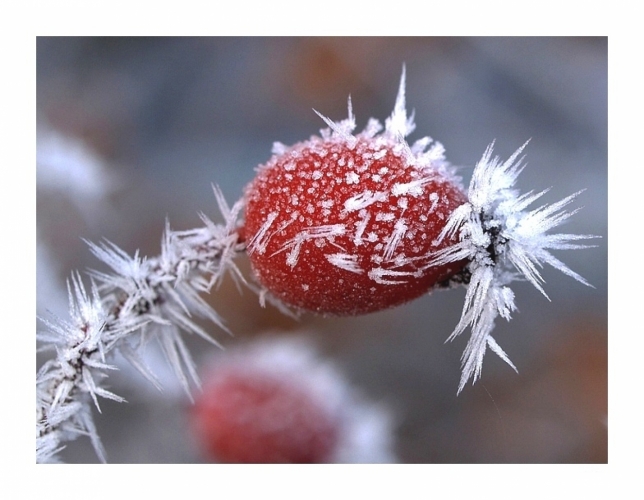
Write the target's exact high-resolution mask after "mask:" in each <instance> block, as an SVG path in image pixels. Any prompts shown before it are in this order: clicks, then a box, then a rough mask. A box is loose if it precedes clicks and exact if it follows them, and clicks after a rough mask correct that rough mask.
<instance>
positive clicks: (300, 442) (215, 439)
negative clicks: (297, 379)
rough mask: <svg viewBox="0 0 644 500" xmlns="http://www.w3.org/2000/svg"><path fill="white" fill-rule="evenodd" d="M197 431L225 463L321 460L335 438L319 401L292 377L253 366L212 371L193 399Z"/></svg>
mask: <svg viewBox="0 0 644 500" xmlns="http://www.w3.org/2000/svg"><path fill="white" fill-rule="evenodd" d="M193 416H194V425H195V431H196V435H197V436H198V437H199V440H200V441H201V444H202V446H203V448H204V449H205V450H206V451H207V453H208V455H209V457H210V458H212V459H214V460H216V461H219V462H226V463H324V462H327V461H329V460H330V459H331V455H332V453H333V451H334V449H335V447H336V444H337V441H338V439H339V431H338V422H337V421H336V419H335V417H334V416H332V415H331V414H330V413H329V412H327V411H326V410H325V408H324V405H323V403H322V401H318V400H316V398H315V397H313V396H312V394H310V393H308V392H307V391H305V390H304V388H303V387H299V386H298V385H297V384H296V383H294V382H293V380H289V379H287V378H286V377H284V376H280V375H277V374H276V373H274V372H271V371H269V370H262V369H259V368H257V367H252V366H248V367H246V366H244V365H239V366H230V367H224V368H222V369H220V370H218V371H216V372H214V373H213V374H212V375H211V376H210V377H209V379H208V380H207V383H206V384H205V386H204V388H203V393H202V394H201V395H200V397H199V398H198V400H197V401H196V404H195V407H194V410H193Z"/></svg>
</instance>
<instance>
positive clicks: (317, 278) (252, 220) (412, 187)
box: [244, 86, 466, 315]
mask: <svg viewBox="0 0 644 500" xmlns="http://www.w3.org/2000/svg"><path fill="white" fill-rule="evenodd" d="M401 89H402V86H401ZM398 101H399V102H400V101H401V97H400V94H399V100H398ZM399 102H397V105H396V106H397V109H396V110H394V115H392V118H390V120H388V122H387V130H386V131H385V132H384V133H383V134H380V135H377V134H376V132H378V130H379V128H380V126H379V124H378V123H377V122H376V121H375V120H372V121H371V122H370V124H369V125H368V126H367V129H366V130H365V131H364V132H362V133H361V134H357V135H355V136H354V135H351V134H350V133H349V131H350V130H352V127H353V119H352V116H351V110H350V111H349V120H345V121H344V122H340V123H333V122H330V121H329V120H327V123H329V125H330V126H331V127H332V128H333V131H334V132H333V133H330V131H328V130H326V131H322V137H315V136H314V137H311V139H310V140H308V141H305V142H301V143H298V144H295V145H294V146H292V147H290V148H286V147H284V146H282V145H277V146H276V148H275V149H274V153H275V154H274V155H273V157H272V158H271V159H270V161H269V162H268V163H267V164H265V165H260V167H258V170H257V175H256V177H255V179H254V180H253V181H252V182H251V183H250V184H249V185H248V186H247V188H246V191H245V203H246V207H245V210H246V212H245V228H244V231H245V235H246V239H247V243H248V254H249V258H250V262H251V266H252V269H253V271H254V273H255V275H256V278H257V280H258V281H259V283H260V284H261V285H262V286H263V287H265V288H266V289H267V290H268V291H270V292H271V293H272V294H273V295H275V296H277V297H278V298H279V299H281V300H282V301H283V302H284V303H286V304H289V305H291V306H294V307H295V308H298V309H304V310H309V311H314V312H318V313H327V314H334V315H356V314H362V313H368V312H372V311H378V310H381V309H385V308H388V307H392V306H395V305H398V304H401V303H404V302H407V301H409V300H412V299H414V298H416V297H418V296H420V295H422V294H424V293H426V292H427V291H428V290H430V289H431V288H433V287H434V286H435V285H437V284H438V283H440V282H441V281H444V280H446V279H447V278H449V277H450V276H452V275H454V274H455V273H457V272H459V271H460V270H461V269H462V267H463V265H464V263H451V264H448V265H442V266H432V267H429V266H427V263H428V262H429V260H430V259H431V256H432V254H433V253H435V252H436V251H437V250H440V249H442V248H445V247H447V246H449V245H452V244H453V243H455V241H454V240H451V239H449V238H446V239H444V240H442V241H441V242H440V244H437V243H436V239H437V237H438V235H439V233H440V232H441V230H442V229H443V228H444V226H445V223H446V221H447V218H448V217H449V215H450V214H451V213H452V211H453V210H454V209H456V208H457V207H458V206H459V205H461V204H463V203H465V202H466V196H465V194H464V192H463V189H462V187H461V186H460V180H459V179H458V178H456V177H455V176H454V175H452V173H451V171H450V169H449V167H448V166H447V165H446V162H445V161H444V160H443V157H442V146H440V145H435V146H434V147H433V148H431V149H430V151H428V152H424V151H423V150H424V148H425V146H426V145H427V144H428V143H429V140H428V139H427V140H422V141H419V142H418V143H416V144H415V145H414V146H413V147H412V148H410V146H409V145H408V144H407V143H406V142H405V140H404V139H403V138H402V135H404V134H401V133H397V134H396V132H399V130H400V124H399V122H400V116H401V113H403V114H402V116H403V117H404V118H405V120H406V115H404V109H403V110H400V109H399V108H400V106H399ZM402 105H403V106H404V91H403V94H402ZM396 113H398V116H396ZM395 119H397V122H396V123H393V122H394V121H395ZM403 121H404V120H403ZM395 127H398V128H395ZM411 129H413V124H412V123H411V121H409V122H407V125H406V128H403V131H411Z"/></svg>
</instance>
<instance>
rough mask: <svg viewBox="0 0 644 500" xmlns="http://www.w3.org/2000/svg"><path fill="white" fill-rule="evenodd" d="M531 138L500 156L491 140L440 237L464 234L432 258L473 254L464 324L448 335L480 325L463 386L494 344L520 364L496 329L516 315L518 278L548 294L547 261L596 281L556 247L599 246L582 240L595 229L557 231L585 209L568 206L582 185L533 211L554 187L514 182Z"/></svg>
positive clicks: (465, 360) (439, 261) (441, 260)
mask: <svg viewBox="0 0 644 500" xmlns="http://www.w3.org/2000/svg"><path fill="white" fill-rule="evenodd" d="M526 145H527V142H526V143H525V144H524V145H523V146H521V147H520V148H519V149H518V150H517V151H516V152H515V153H514V154H512V156H510V158H508V159H507V160H506V161H505V162H502V161H501V160H500V159H499V157H498V156H497V157H494V158H493V157H492V151H493V146H494V143H492V144H490V145H489V146H488V148H487V149H486V151H485V153H484V154H483V157H482V158H481V160H480V161H479V162H478V163H477V165H476V167H475V168H474V172H473V175H472V179H471V182H470V185H469V189H468V202H467V203H464V204H463V205H461V206H460V207H458V208H457V209H456V210H454V212H453V213H452V214H451V216H450V217H449V219H448V221H447V224H446V226H445V227H444V229H443V230H442V232H441V234H440V235H439V237H438V241H442V240H443V239H445V238H447V237H452V236H454V235H458V243H456V244H454V245H451V246H449V247H447V248H444V249H442V250H440V251H438V252H436V253H435V255H434V258H433V260H432V261H431V262H430V264H429V265H430V266H432V265H443V264H446V263H449V262H457V261H461V260H463V259H465V260H467V261H469V264H468V266H467V268H466V271H465V273H466V280H467V279H469V283H468V288H467V292H466V295H465V305H464V306H463V312H462V314H461V318H460V321H459V323H458V325H457V326H456V329H455V330H454V331H453V332H452V334H451V335H450V336H449V338H448V340H453V339H454V338H455V337H456V336H458V335H460V334H461V333H463V331H464V330H465V329H466V328H467V327H468V326H469V327H471V329H472V334H471V337H470V339H469V341H468V343H467V346H466V348H465V351H464V353H463V356H462V358H461V363H462V375H461V380H460V384H459V387H458V392H460V391H461V390H463V387H464V386H465V384H466V383H467V381H468V380H470V379H472V381H473V382H476V380H478V378H479V377H480V375H481V367H482V363H483V356H484V355H485V351H486V349H487V348H488V347H489V348H490V349H491V350H492V351H493V352H495V353H496V354H497V355H498V356H500V357H501V358H502V359H503V360H504V361H505V362H507V363H508V364H509V365H510V366H511V367H512V368H514V369H515V370H516V367H515V366H514V365H513V364H512V362H511V361H510V360H509V358H508V356H507V355H506V354H505V352H504V351H503V349H501V347H500V346H499V345H498V344H497V343H496V341H495V340H494V338H493V337H492V335H491V332H492V330H493V328H494V322H495V320H496V318H497V317H498V316H501V317H502V318H503V319H506V320H509V319H510V316H511V313H512V312H513V311H514V310H515V308H516V307H515V303H514V293H513V291H512V290H511V289H510V287H509V286H508V285H509V284H510V283H512V282H513V281H515V280H517V279H520V278H522V277H523V278H525V279H527V280H528V281H529V282H530V283H532V284H533V285H534V286H535V288H537V290H539V291H540V292H541V293H542V294H543V295H544V296H545V297H546V298H548V296H547V295H546V292H545V291H544V289H543V286H542V284H543V282H544V280H543V277H542V276H541V273H540V272H539V269H540V268H542V267H543V264H544V263H545V264H549V265H551V266H552V267H554V268H555V269H558V270H559V271H561V272H563V273H564V274H567V275H568V276H571V277H573V278H575V279H576V280H577V281H580V282H581V283H583V284H584V285H588V286H591V285H590V284H589V283H588V282H587V281H586V280H585V279H584V278H582V277H581V276H579V275H578V274H577V273H575V272H574V271H572V270H571V269H570V268H569V267H568V266H566V265H565V264H564V263H563V262H561V261H560V260H558V259H557V258H556V257H554V256H553V255H552V254H551V253H550V250H576V249H582V248H589V247H590V246H591V245H586V244H582V243H576V242H577V241H580V240H586V239H589V238H594V237H595V236H592V235H576V234H563V233H562V234H550V233H549V231H550V230H551V229H554V228H555V227H557V226H559V225H560V224H562V223H563V222H565V221H566V220H567V219H568V218H570V217H571V216H572V215H573V214H575V213H576V212H577V211H578V210H579V209H575V210H572V211H570V210H566V207H567V206H568V205H569V204H570V203H571V202H572V201H573V200H574V199H575V198H576V197H577V196H578V195H579V194H580V193H581V191H578V192H576V193H574V194H572V195H570V196H567V197H566V198H564V199H562V200H560V201H559V202H557V203H553V204H551V205H542V206H540V207H539V208H536V209H533V210H530V211H526V209H527V208H528V206H530V205H531V204H532V203H534V202H535V201H536V200H538V199H539V198H541V197H542V196H543V195H544V194H545V193H546V192H547V191H548V189H546V190H543V191H541V192H538V193H535V192H534V191H530V192H528V193H524V194H520V193H519V191H518V190H516V189H514V186H515V184H516V181H517V178H518V176H519V174H520V173H521V171H522V170H523V168H524V164H523V163H522V162H523V157H521V158H519V156H520V155H521V153H522V152H523V150H524V148H525V146H526Z"/></svg>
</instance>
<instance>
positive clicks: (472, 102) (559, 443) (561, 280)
mask: <svg viewBox="0 0 644 500" xmlns="http://www.w3.org/2000/svg"><path fill="white" fill-rule="evenodd" d="M403 64H405V65H406V68H407V105H408V107H409V108H414V109H415V111H416V114H415V117H416V124H417V128H416V132H414V133H413V134H412V136H411V138H410V139H411V140H414V139H416V138H419V137H422V136H425V135H429V136H431V137H432V138H434V139H435V140H438V141H440V142H442V143H443V145H444V146H445V149H446V156H447V158H448V160H450V161H451V162H452V163H453V164H455V165H458V166H462V169H461V170H460V172H461V174H462V175H463V177H464V179H465V181H466V183H467V182H468V181H469V177H470V174H471V171H472V168H473V166H474V164H475V163H476V162H477V161H478V159H479V158H480V157H481V155H482V154H483V152H484V150H485V148H486V146H487V145H488V144H489V143H490V142H492V141H493V140H496V145H495V151H496V153H497V154H499V155H500V156H501V157H503V158H506V157H507V156H509V155H510V154H511V153H512V152H514V150H515V149H516V148H518V147H519V146H520V145H522V144H523V143H524V142H525V141H526V140H527V139H530V138H531V142H530V144H529V146H528V147H527V150H526V153H527V163H528V166H527V168H526V169H525V170H524V172H523V173H522V174H521V176H520V178H519V183H518V184H519V188H520V189H521V190H522V191H524V192H525V191H529V190H532V189H534V190H541V189H544V188H548V187H552V189H551V191H550V192H549V193H548V194H547V195H546V196H545V197H544V202H555V201H558V200H559V199H561V198H563V197H565V196H567V195H568V194H571V193H573V192H576V191H578V190H579V189H583V188H585V189H586V190H585V192H584V193H583V194H581V195H580V196H579V198H578V199H577V205H576V206H583V210H581V211H580V212H579V213H577V214H576V215H575V216H574V217H573V218H572V219H571V220H570V221H569V222H568V223H567V224H566V226H565V227H564V228H562V229H561V231H562V232H569V233H579V234H595V235H600V236H602V239H598V240H596V244H597V247H596V248H592V249H587V250H580V251H571V252H559V253H557V257H559V258H560V259H561V260H563V261H564V262H566V263H567V264H568V265H569V266H570V267H571V268H572V269H573V270H574V271H576V272H578V273H579V274H581V275H582V276H584V277H585V278H586V279H587V280H588V281H589V282H590V283H592V285H593V288H590V287H585V286H583V285H582V284H580V283H578V282H576V281H574V280H573V279H571V278H569V277H566V276H564V275H563V274H561V273H559V272H558V271H555V270H552V269H549V268H546V269H544V271H543V275H544V278H545V280H546V285H545V289H546V292H547V293H548V295H549V297H550V299H551V301H548V300H547V299H546V298H544V297H543V296H542V295H541V294H540V293H539V292H538V291H537V290H536V289H534V288H533V287H532V286H531V285H530V284H528V283H519V284H518V285H517V287H516V289H515V292H516V295H517V305H518V311H517V312H516V313H515V314H514V317H513V319H512V321H511V322H509V323H507V322H505V321H502V320H500V321H499V323H498V325H497V327H496V330H495V338H496V340H497V341H498V342H499V344H500V345H501V346H502V347H503V349H504V350H505V351H506V353H507V354H508V355H509V356H510V358H511V359H512V361H513V362H514V364H515V365H516V366H517V368H518V370H519V374H516V373H514V372H513V371H512V370H511V369H510V368H509V367H508V366H507V365H506V364H505V363H504V362H503V361H501V360H500V359H498V358H497V357H496V356H494V355H493V354H490V355H488V356H487V357H486V359H485V362H484V367H483V374H482V379H481V380H480V381H479V382H478V383H477V384H476V385H474V386H471V385H468V386H467V387H466V388H465V390H464V391H463V392H462V393H461V394H460V395H459V396H458V397H457V396H456V389H457V386H458V381H459V376H460V355H461V353H462V351H463V349H464V347H465V344H466V341H467V338H466V335H463V336H461V337H459V338H457V339H456V340H455V341H454V342H452V343H448V344H445V343H444V342H445V339H446V338H447V337H448V335H449V334H450V333H451V332H452V330H453V328H454V327H455V325H456V323H457V322H458V319H459V317H460V312H461V307H462V301H463V297H464V293H465V292H464V290H451V291H445V292H436V293H434V294H432V295H431V296H426V297H422V298H420V299H418V300H416V301H414V302H412V303H409V304H407V305H405V306H402V307H398V308H395V309H391V310H388V311H384V312H379V313H375V314H370V315H366V316H362V317H355V318H341V319H339V318H321V317H316V316H314V315H304V316H302V317H301V318H300V319H299V320H297V321H296V320H293V319H291V318H288V317H286V316H284V315H283V314H281V313H280V312H278V311H277V310H275V309H274V308H271V307H270V306H268V307H266V308H261V307H260V305H259V303H258V298H257V296H256V295H254V294H252V293H251V292H249V291H247V290H244V291H243V292H242V293H240V292H239V291H238V290H237V289H236V287H235V286H234V284H233V283H232V282H228V281H227V282H225V283H224V284H223V285H222V287H221V288H220V289H219V290H218V291H216V292H214V293H213V294H212V296H211V297H210V299H209V300H210V301H211V303H212V304H213V305H214V307H215V308H216V309H217V311H219V312H220V314H221V315H222V316H223V317H224V319H225V320H226V323H227V325H228V327H229V328H230V329H231V331H232V332H233V333H234V336H233V337H230V336H228V335H227V334H226V333H224V332H221V331H218V330H217V329H216V328H215V327H213V326H210V325H208V327H209V328H210V329H211V331H212V334H213V336H215V337H216V338H217V339H218V340H219V341H220V342H221V343H223V344H224V345H228V346H233V345H236V344H237V343H240V342H244V341H247V340H249V339H252V338H257V337H260V336H262V335H266V334H267V332H279V333H280V334H283V335H294V336H296V335H301V333H300V332H301V331H306V332H307V333H306V335H307V336H308V337H309V338H310V340H311V341H312V342H314V343H315V344H316V346H317V347H318V349H319V350H320V351H321V352H322V353H323V355H324V356H325V357H326V358H328V359H329V360H332V361H333V362H334V363H335V364H336V365H337V366H339V367H340V368H341V369H342V371H343V373H344V374H345V375H346V377H347V379H348V380H350V383H351V384H352V386H355V387H358V388H360V390H361V391H362V392H363V393H364V395H365V397H367V398H369V399H370V400H372V401H377V402H379V403H381V404H383V405H386V406H387V407H389V408H390V409H391V411H392V413H393V414H394V415H395V421H396V425H395V428H394V431H393V432H394V436H393V442H394V443H395V455H396V456H397V459H398V461H400V462H403V463H567V462H574V463H602V462H606V461H607V432H608V430H607V422H608V407H607V246H608V241H607V39H606V38H563V37H562V38H559V37H557V38H550V37H538V38H531V37H528V38H523V37H521V38H505V37H501V38H496V37H494V38H459V37H454V38H431V37H420V38H419V37H413V38H412V37H410V38H393V37H382V38H363V37H356V38H279V37H276V38H262V37H250V38H217V37H215V38H60V37H51V38H50V37H40V38H38V40H37V119H38V141H39V144H40V143H41V142H42V141H44V140H46V139H48V138H50V137H51V136H52V134H62V136H64V137H67V138H70V140H73V141H81V142H82V144H84V145H85V146H86V147H87V148H89V149H91V150H92V151H93V152H94V154H95V155H96V157H97V158H100V159H101V161H102V162H103V163H102V164H101V169H102V170H101V175H102V177H99V179H104V180H103V181H100V182H99V184H101V183H102V185H103V186H104V188H105V189H104V190H102V191H101V190H100V189H99V190H97V191H92V189H93V188H92V189H90V187H88V188H87V189H86V190H83V189H82V185H83V182H85V183H87V185H88V186H89V183H90V180H87V179H85V180H81V181H74V182H76V183H78V182H80V183H81V188H80V190H79V191H78V192H77V190H76V189H72V188H71V187H69V186H71V185H72V184H73V183H72V182H71V181H70V184H67V185H66V184H65V182H62V183H59V184H57V185H56V186H54V187H52V182H51V181H50V180H49V181H48V179H50V177H48V176H47V175H45V174H46V171H45V169H46V168H48V166H47V165H46V163H47V162H46V161H45V160H46V158H44V157H39V165H38V169H39V171H38V179H39V185H38V196H37V226H38V228H37V229H38V239H39V261H38V308H39V314H41V315H46V314H48V312H47V311H48V310H49V311H52V312H55V313H57V314H64V306H65V298H66V291H65V279H66V278H67V277H68V276H69V275H70V273H71V272H72V271H73V270H80V271H84V270H86V269H87V268H101V269H103V268H102V267H101V265H100V264H99V263H98V262H96V261H95V259H94V257H93V256H92V255H91V253H90V252H89V250H88V248H87V246H86V244H85V243H84V242H83V240H82V238H85V239H88V240H92V241H100V240H101V239H102V238H106V239H108V240H110V241H113V242H115V243H116V244H118V245H119V246H121V247H122V248H124V249H125V250H126V251H128V252H129V253H133V252H134V251H135V250H137V249H139V250H140V251H141V253H142V254H143V255H156V254H158V253H159V248H160V240H161V234H162V231H163V228H164V224H165V220H166V218H168V219H169V221H170V224H171V226H172V227H173V228H174V229H189V228H193V227H197V226H198V225H199V224H200V219H199V216H198V213H199V212H204V213H205V214H207V215H208V216H210V217H212V218H214V219H217V217H218V214H217V209H216V203H215V198H214V196H213V193H212V189H211V184H212V183H216V184H218V185H219V186H220V187H221V188H222V190H223V192H224V194H225V196H226V197H227V199H228V200H229V202H231V203H232V202H234V201H236V200H237V199H239V197H240V196H241V193H242V190H243V188H244V186H245V184H246V183H247V182H249V181H250V180H251V179H252V177H253V173H254V168H255V167H256V166H257V165H258V164H260V163H263V162H265V161H267V160H268V158H269V157H270V151H271V146H272V143H273V142H274V141H280V142H283V143H285V144H291V143H294V142H296V141H300V140H303V139H306V138H308V137H309V136H310V135H312V134H316V133H317V132H318V130H319V129H320V128H322V127H323V126H324V123H323V122H322V121H321V120H320V118H319V117H318V116H317V115H316V114H315V113H314V112H313V108H314V109H316V110H318V111H320V112H321V113H322V114H324V115H326V116H328V117H330V118H331V119H334V120H337V119H342V118H344V117H346V103H347V97H348V96H349V95H351V98H352V101H353V108H354V112H355V115H356V118H357V123H358V129H361V128H362V127H363V126H364V125H365V124H366V122H367V119H368V118H369V117H375V118H377V119H379V120H381V121H384V119H385V118H386V117H387V116H388V115H389V114H390V112H391V110H392V107H393V103H394V99H395V96H396V91H397V88H398V83H399V78H400V73H401V69H402V66H403ZM40 151H41V150H40V149H39V155H40ZM62 175H63V177H64V175H65V174H64V173H63V174H62ZM93 179H94V178H93ZM94 181H95V179H94V180H93V181H92V182H94ZM74 185H76V184H74ZM61 186H62V187H61ZM65 186H67V187H65ZM92 186H94V184H92ZM79 192H80V193H81V194H79ZM82 193H84V194H82ZM88 193H89V194H88ZM92 193H93V194H92ZM81 198H82V199H81ZM240 267H241V268H242V269H243V270H244V272H246V273H248V265H247V262H246V261H245V260H244V259H243V258H242V259H240ZM188 340H189V341H190V342H189V346H190V348H191V350H192V352H193V354H194V356H195V358H196V360H197V362H198V364H200V365H202V364H204V365H205V364H207V363H208V362H209V359H210V357H211V356H212V354H213V352H212V351H213V350H214V349H216V348H215V347H214V346H211V345H208V344H206V343H205V342H204V341H202V340H200V339H188ZM150 356H151V360H150V363H151V364H152V365H153V366H154V369H155V370H156V371H157V373H160V375H161V378H162V380H163V382H164V385H165V386H166V390H165V391H164V392H163V393H159V392H158V391H156V389H155V388H154V387H152V386H151V385H150V384H149V383H148V382H146V381H145V380H144V379H142V377H141V376H140V375H138V374H137V373H135V372H131V371H129V370H128V368H127V367H126V366H125V365H124V366H123V369H122V370H121V371H120V372H118V373H116V374H114V376H112V377H111V378H110V382H111V390H113V391H114V392H116V393H117V394H120V395H123V396H124V397H125V398H126V399H127V400H128V403H125V404H117V403H113V404H111V402H109V401H105V402H103V404H102V410H103V412H102V414H101V415H97V416H96V423H97V427H98V431H99V434H100V436H101V438H102V440H103V442H104V445H105V448H106V451H107V456H108V460H109V461H110V462H112V463H195V462H201V461H203V460H204V458H203V457H202V456H201V455H200V454H199V446H198V445H197V444H195V443H194V441H193V438H192V437H191V435H190V433H189V429H188V427H189V426H188V413H189V412H188V408H189V405H190V402H189V400H188V398H187V397H186V396H185V395H184V394H182V393H181V391H180V389H179V388H178V385H177V384H176V382H175V381H174V380H173V378H172V374H170V373H167V374H164V372H163V370H166V368H164V364H163V363H161V362H159V363H156V362H155V359H154V353H151V354H150ZM61 458H62V459H63V460H65V461H66V462H72V463H75V462H76V463H77V462H82V463H89V462H96V461H97V458H96V456H95V454H94V452H93V450H92V448H91V445H90V443H89V440H88V439H79V440H77V441H75V442H73V443H70V444H69V445H68V447H67V448H66V449H65V450H64V451H63V453H62V454H61Z"/></svg>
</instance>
